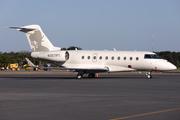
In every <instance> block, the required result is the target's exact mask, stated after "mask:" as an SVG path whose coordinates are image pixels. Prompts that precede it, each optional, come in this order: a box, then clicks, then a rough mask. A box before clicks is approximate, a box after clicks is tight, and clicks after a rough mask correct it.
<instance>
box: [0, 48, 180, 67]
mask: <svg viewBox="0 0 180 120" xmlns="http://www.w3.org/2000/svg"><path fill="white" fill-rule="evenodd" d="M76 48H77V49H79V50H82V49H81V48H78V47H74V46H73V47H72V49H71V50H73V49H76ZM67 49H68V48H67ZM67 49H66V48H64V50H67ZM68 50H70V48H69V49H68ZM156 53H157V54H158V55H159V56H160V57H162V58H163V59H166V60H168V61H169V62H171V63H173V64H174V65H175V66H176V67H178V68H180V52H170V51H162V52H156ZM26 57H27V58H28V59H29V60H30V61H32V62H33V63H34V64H35V65H38V64H39V63H40V62H41V63H42V64H43V65H44V66H46V64H48V63H47V62H45V61H42V60H39V59H34V58H32V57H31V53H19V52H10V53H7V52H4V53H2V52H0V66H1V67H2V66H4V65H5V64H6V65H8V64H11V63H19V62H23V63H24V64H27V62H26V60H25V58H26ZM52 67H56V65H53V64H52Z"/></svg>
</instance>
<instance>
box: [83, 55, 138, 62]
mask: <svg viewBox="0 0 180 120" xmlns="http://www.w3.org/2000/svg"><path fill="white" fill-rule="evenodd" d="M81 58H82V59H84V58H85V57H84V56H82V57H81ZM90 58H91V57H90V56H88V57H87V59H90ZM93 59H94V60H95V59H97V57H96V56H93ZM102 59H103V57H102V56H99V60H102ZM114 59H115V58H114V56H112V57H111V60H114ZM126 59H127V57H124V58H123V60H126ZM105 60H108V56H106V57H105ZM117 60H120V57H117ZM129 60H133V57H130V58H129ZM136 60H137V61H138V60H139V57H136Z"/></svg>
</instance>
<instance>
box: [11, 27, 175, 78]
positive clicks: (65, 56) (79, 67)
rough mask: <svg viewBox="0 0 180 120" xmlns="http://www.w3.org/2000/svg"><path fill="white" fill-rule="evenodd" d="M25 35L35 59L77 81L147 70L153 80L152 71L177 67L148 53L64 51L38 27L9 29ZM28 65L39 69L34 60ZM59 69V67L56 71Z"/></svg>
mask: <svg viewBox="0 0 180 120" xmlns="http://www.w3.org/2000/svg"><path fill="white" fill-rule="evenodd" d="M9 28H13V29H16V30H18V31H21V32H24V33H25V34H26V36H27V39H28V41H29V45H30V47H31V50H32V53H31V56H32V57H33V58H37V59H42V60H44V61H48V62H50V63H53V64H56V65H58V66H63V67H64V68H59V69H67V70H73V71H75V72H78V74H77V78H79V79H80V78H83V75H84V74H88V76H89V77H90V78H93V77H95V73H100V72H118V71H119V72H120V71H146V76H147V78H152V75H151V72H152V71H157V70H158V71H167V70H175V69H176V66H174V65H173V64H172V63H170V62H168V61H167V60H164V59H162V58H161V57H159V56H158V55H157V54H155V53H153V52H146V51H142V52H140V51H96V50H65V51H63V50H61V48H60V47H54V46H53V45H52V43H51V42H50V41H49V40H48V38H47V37H46V35H45V34H44V33H43V31H42V30H41V28H40V26H39V25H28V26H23V27H9ZM27 61H28V62H29V64H30V65H31V66H33V67H36V66H35V65H34V64H33V63H32V62H31V61H29V60H28V59H27ZM56 69H57V68H56Z"/></svg>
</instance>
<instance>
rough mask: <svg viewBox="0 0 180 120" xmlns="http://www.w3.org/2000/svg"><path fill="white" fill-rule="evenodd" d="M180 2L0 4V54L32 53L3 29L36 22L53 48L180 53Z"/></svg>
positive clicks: (22, 39)
mask: <svg viewBox="0 0 180 120" xmlns="http://www.w3.org/2000/svg"><path fill="white" fill-rule="evenodd" d="M179 6H180V1H179V0H0V52H11V51H13V52H18V51H22V50H23V51H24V50H26V51H31V49H30V46H29V43H28V40H27V38H26V35H25V34H24V33H22V32H19V31H16V30H14V29H8V28H5V27H20V26H23V25H31V24H38V25H40V26H41V29H42V30H43V32H44V33H45V34H46V36H47V37H48V39H49V40H50V41H51V42H52V44H53V45H54V46H57V47H61V48H64V47H65V48H68V47H70V46H76V47H80V48H82V49H83V50H113V48H115V49H116V50H120V51H134V50H137V51H156V52H160V51H172V52H173V51H175V52H180V7H179Z"/></svg>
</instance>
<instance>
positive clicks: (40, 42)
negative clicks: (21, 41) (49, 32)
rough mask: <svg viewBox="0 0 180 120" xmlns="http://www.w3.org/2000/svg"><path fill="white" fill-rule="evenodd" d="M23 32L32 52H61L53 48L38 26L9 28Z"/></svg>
mask: <svg viewBox="0 0 180 120" xmlns="http://www.w3.org/2000/svg"><path fill="white" fill-rule="evenodd" d="M9 28H13V29H16V30H18V31H21V32H24V33H25V34H26V36H27V39H28V42H29V45H30V47H31V50H32V52H42V51H54V50H61V48H59V47H54V46H53V45H52V43H51V42H50V41H49V39H48V38H47V37H46V35H45V34H44V33H43V31H42V30H41V27H40V26H39V25H27V26H23V27H9Z"/></svg>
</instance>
